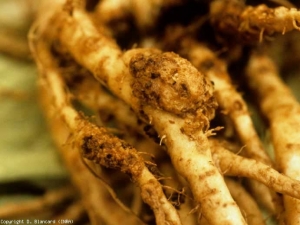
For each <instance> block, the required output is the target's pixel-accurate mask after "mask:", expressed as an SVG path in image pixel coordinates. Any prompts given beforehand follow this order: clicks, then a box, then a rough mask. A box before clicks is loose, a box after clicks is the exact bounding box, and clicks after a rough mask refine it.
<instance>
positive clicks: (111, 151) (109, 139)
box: [80, 124, 145, 178]
mask: <svg viewBox="0 0 300 225" xmlns="http://www.w3.org/2000/svg"><path fill="white" fill-rule="evenodd" d="M81 132H82V134H83V135H82V137H81V144H80V151H81V154H82V156H83V157H84V158H86V159H88V160H91V161H93V162H94V163H96V164H99V165H101V166H104V167H106V168H110V169H117V170H120V171H121V172H123V173H126V174H129V175H130V176H131V177H133V178H134V177H137V176H138V175H139V174H140V173H141V171H142V168H143V167H144V166H145V165H144V160H143V158H141V156H139V154H138V152H137V151H136V149H134V148H133V147H132V146H131V145H130V144H128V143H127V142H125V141H123V140H120V139H119V138H117V137H115V136H113V135H112V134H110V133H108V132H107V130H106V129H105V128H102V127H96V126H95V125H91V124H89V126H85V128H83V130H81ZM85 134H86V135H85Z"/></svg>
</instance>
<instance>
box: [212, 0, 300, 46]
mask: <svg viewBox="0 0 300 225" xmlns="http://www.w3.org/2000/svg"><path fill="white" fill-rule="evenodd" d="M210 15H211V22H212V24H213V25H214V27H215V29H216V30H218V31H219V32H221V34H223V35H229V36H231V37H235V38H236V37H237V36H238V37H239V38H240V39H242V40H244V41H246V42H253V41H258V40H259V41H262V40H263V39H264V36H266V37H270V36H272V35H274V34H275V33H281V34H284V33H285V32H288V31H291V30H294V29H296V30H300V27H299V26H298V23H299V21H300V12H299V11H298V10H297V9H296V8H290V9H289V8H286V7H284V6H280V7H277V8H269V7H267V6H266V5H264V4H261V5H258V6H255V7H253V6H246V5H245V3H244V1H240V0H233V1H232V0H214V1H212V3H211V6H210Z"/></svg>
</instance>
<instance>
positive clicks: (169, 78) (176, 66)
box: [129, 52, 217, 127]
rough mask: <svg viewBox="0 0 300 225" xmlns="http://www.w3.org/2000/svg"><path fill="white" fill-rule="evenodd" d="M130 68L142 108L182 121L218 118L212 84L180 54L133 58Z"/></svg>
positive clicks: (134, 88) (169, 53)
mask: <svg viewBox="0 0 300 225" xmlns="http://www.w3.org/2000/svg"><path fill="white" fill-rule="evenodd" d="M129 68H130V72H131V74H132V76H133V77H134V78H135V79H133V82H132V84H131V87H132V93H133V95H134V96H135V97H137V98H138V99H139V101H140V104H141V107H143V106H151V107H153V108H156V109H161V110H163V111H166V112H170V113H174V114H175V115H177V116H179V117H182V118H186V117H191V116H192V117H196V118H195V119H196V120H197V119H198V118H197V117H198V116H204V117H206V118H207V120H211V119H212V118H213V117H214V109H215V108H216V106H217V105H216V102H215V99H214V97H213V87H212V84H211V83H210V81H209V80H208V79H207V78H206V77H205V76H203V75H202V74H201V73H200V72H199V71H198V70H197V69H196V68H195V67H193V66H192V65H191V64H190V63H189V62H188V61H187V60H185V59H183V58H181V57H179V56H178V55H177V54H175V53H171V52H166V53H154V54H151V53H150V54H148V53H146V54H145V53H138V54H136V55H135V56H133V57H132V58H131V60H130V63H129ZM170 102H172V104H170ZM195 122H196V121H195ZM207 122H208V121H207ZM205 125H206V127H208V126H209V124H205Z"/></svg>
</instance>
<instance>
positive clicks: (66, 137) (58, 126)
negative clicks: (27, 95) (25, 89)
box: [29, 0, 300, 225]
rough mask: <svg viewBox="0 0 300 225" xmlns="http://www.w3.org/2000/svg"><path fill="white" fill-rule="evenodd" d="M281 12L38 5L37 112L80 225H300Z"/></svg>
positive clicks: (133, 2) (210, 4) (108, 2)
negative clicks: (71, 189) (76, 204)
mask: <svg viewBox="0 0 300 225" xmlns="http://www.w3.org/2000/svg"><path fill="white" fill-rule="evenodd" d="M295 4H297V3H296V1H295V3H293V2H289V1H284V0H282V1H263V2H259V1H255V0H251V1H250V0H249V1H247V4H246V3H245V1H242V0H213V1H206V0H202V1H201V0H200V1H199V0H189V1H183V0H145V1H141V0H128V1H124V0H117V1H112V0H86V1H85V0H55V1H50V0H44V1H42V3H41V4H40V7H39V11H38V12H37V16H36V20H35V22H34V23H33V25H32V28H31V31H30V34H29V44H30V49H31V52H32V55H33V57H34V60H35V62H36V64H37V67H38V69H39V77H38V86H39V89H40V102H41V105H42V109H43V111H44V113H45V116H46V118H47V121H48V124H49V127H50V130H51V133H52V136H53V139H54V140H55V142H56V144H57V147H58V149H59V152H60V154H61V156H62V158H63V160H64V162H65V165H66V167H67V168H68V170H69V172H70V176H71V180H72V184H73V185H74V186H75V187H76V189H77V190H78V193H79V196H80V201H81V202H82V203H83V207H82V208H81V209H80V210H81V212H83V213H82V214H84V213H86V215H87V217H86V218H85V221H86V222H87V223H90V224H95V225H98V224H111V225H116V224H128V225H129V224H130V225H134V224H158V225H165V224H172V225H180V224H182V225H195V224H212V225H215V224H220V225H221V224H222V225H223V224H232V225H238V224H250V225H251V224H253V225H259V224H267V223H274V224H298V223H300V200H298V199H300V167H299V166H298V164H299V160H300V149H299V146H300V130H299V127H300V107H299V103H298V102H297V100H296V97H294V95H293V93H292V91H291V90H290V88H289V87H288V86H287V85H286V84H285V83H284V79H288V78H289V77H291V75H289V76H288V74H295V73H296V72H298V71H299V68H297V67H299V66H298V63H297V62H298V61H299V60H300V50H299V51H297V49H299V42H298V41H297V40H298V39H297V37H298V38H299V37H300V34H298V32H299V30H300V27H299V23H300V11H298V10H297V9H296V8H297V5H295ZM282 71H283V72H284V74H285V76H284V77H283V76H281V75H280V73H281V72H282ZM250 106H251V111H250V110H249V108H250ZM254 112H255V113H256V114H257V116H258V117H259V118H262V120H261V121H262V122H261V124H260V126H262V127H263V128H262V129H264V130H265V132H267V130H268V132H269V133H270V134H271V139H270V140H268V141H267V143H263V142H262V139H261V137H260V136H259V135H258V132H257V130H256V129H255V125H254V122H253V113H254ZM298 133H299V135H298ZM263 136H266V134H264V135H263ZM270 146H272V148H270ZM262 212H264V214H263V213H262ZM76 215H78V214H76ZM80 215H81V214H80ZM77 219H78V218H77ZM74 220H75V221H76V219H74ZM78 221H79V219H78ZM80 221H82V217H81V220H80Z"/></svg>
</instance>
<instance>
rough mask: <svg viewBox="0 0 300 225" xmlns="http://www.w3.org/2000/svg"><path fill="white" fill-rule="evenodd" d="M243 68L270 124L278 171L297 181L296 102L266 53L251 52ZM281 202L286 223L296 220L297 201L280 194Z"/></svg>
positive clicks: (298, 109) (299, 204)
mask: <svg viewBox="0 0 300 225" xmlns="http://www.w3.org/2000/svg"><path fill="white" fill-rule="evenodd" d="M247 69H248V70H247V78H248V80H249V82H248V83H249V86H250V87H251V89H252V90H254V91H255V92H256V93H257V95H258V96H259V98H260V100H259V105H260V108H261V110H262V111H263V113H264V115H265V116H266V117H267V119H268V120H269V123H270V130H271V135H272V140H273V143H274V149H275V157H276V162H277V164H278V167H279V171H280V172H282V173H283V174H286V175H287V176H289V177H292V178H294V179H297V180H299V179H300V173H299V171H300V167H299V163H298V161H299V154H300V152H299V144H300V143H299V140H300V139H299V137H298V134H299V131H300V129H299V124H300V113H299V112H300V107H299V103H298V102H297V100H296V99H295V97H294V96H293V94H292V93H291V91H290V89H289V88H288V87H287V86H286V85H285V84H284V83H283V82H282V80H281V79H280V78H279V76H278V72H277V70H276V67H275V65H274V63H273V62H272V60H271V59H270V58H269V57H268V56H267V55H264V54H259V53H254V54H253V55H252V56H251V59H250V61H249V64H248V68H247ZM284 204H285V209H286V210H285V219H286V221H287V223H288V224H297V223H299V222H300V220H299V218H300V217H299V211H300V202H299V200H296V199H294V198H291V197H288V196H284Z"/></svg>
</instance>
